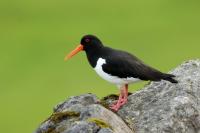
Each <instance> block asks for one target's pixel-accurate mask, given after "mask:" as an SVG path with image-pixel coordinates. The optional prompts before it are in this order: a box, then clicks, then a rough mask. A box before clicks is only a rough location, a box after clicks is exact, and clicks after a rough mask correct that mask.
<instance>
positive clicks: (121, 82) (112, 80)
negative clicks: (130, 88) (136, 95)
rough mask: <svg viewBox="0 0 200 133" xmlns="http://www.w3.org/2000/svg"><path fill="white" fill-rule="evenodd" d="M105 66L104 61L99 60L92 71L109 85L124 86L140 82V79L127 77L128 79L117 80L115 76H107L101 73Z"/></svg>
mask: <svg viewBox="0 0 200 133" xmlns="http://www.w3.org/2000/svg"><path fill="white" fill-rule="evenodd" d="M103 64H106V60H105V59H103V58H99V59H98V61H97V64H96V67H95V68H94V70H95V71H96V72H97V74H98V75H99V76H100V77H102V78H103V79H105V80H107V81H108V82H110V83H113V84H116V85H124V84H130V83H134V82H138V81H140V79H137V78H133V77H128V78H119V77H117V76H112V75H110V74H107V73H105V72H104V71H103V69H102V65H103Z"/></svg>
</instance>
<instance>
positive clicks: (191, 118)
mask: <svg viewBox="0 0 200 133" xmlns="http://www.w3.org/2000/svg"><path fill="white" fill-rule="evenodd" d="M171 73H172V74H174V75H176V76H177V80H178V81H179V83H178V84H171V83H169V82H167V81H161V82H152V83H151V84H150V85H148V86H146V87H145V88H144V89H142V90H140V91H138V92H136V93H134V94H132V95H130V96H129V98H128V100H129V102H128V103H127V104H126V105H125V106H124V107H123V108H122V109H121V110H119V111H118V115H119V116H120V117H121V118H122V119H123V120H125V121H126V122H127V123H128V125H129V126H130V127H131V128H132V129H135V131H136V132H137V133H144V132H148V133H169V132H170V133H199V132H200V60H191V61H188V62H185V63H183V64H182V65H180V66H179V67H177V68H176V69H174V70H173V71H172V72H171ZM127 114H128V115H127Z"/></svg>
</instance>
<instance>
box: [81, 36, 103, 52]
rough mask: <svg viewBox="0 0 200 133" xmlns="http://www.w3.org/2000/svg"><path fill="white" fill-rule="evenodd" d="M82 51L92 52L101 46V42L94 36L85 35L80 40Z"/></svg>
mask: <svg viewBox="0 0 200 133" xmlns="http://www.w3.org/2000/svg"><path fill="white" fill-rule="evenodd" d="M80 43H81V45H83V50H85V51H88V50H94V49H97V48H100V47H102V46H103V44H102V42H101V41H100V40H99V39H98V38H97V37H96V36H94V35H85V36H83V37H82V39H81V42H80Z"/></svg>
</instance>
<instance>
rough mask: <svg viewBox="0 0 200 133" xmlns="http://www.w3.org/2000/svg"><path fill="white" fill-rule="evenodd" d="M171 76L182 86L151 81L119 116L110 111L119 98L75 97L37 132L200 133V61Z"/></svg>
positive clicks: (134, 96) (62, 106)
mask: <svg viewBox="0 0 200 133" xmlns="http://www.w3.org/2000/svg"><path fill="white" fill-rule="evenodd" d="M170 73H172V74H174V75H176V78H177V80H178V81H179V83H178V84H172V83H170V82H168V81H160V82H151V83H150V84H149V85H147V86H146V87H144V88H143V89H142V90H140V91H138V92H135V93H133V94H130V95H129V97H128V103H127V104H126V105H124V106H123V107H122V108H121V109H120V110H119V111H118V112H116V113H114V112H112V111H110V110H109V108H107V107H108V106H109V105H110V104H112V103H113V102H115V101H116V100H117V96H115V95H110V96H107V97H105V98H104V99H102V100H98V98H97V97H96V96H95V95H93V94H85V95H81V96H75V97H71V98H69V99H68V100H66V101H64V102H62V103H60V104H58V105H57V106H55V107H54V112H53V114H52V116H50V117H49V118H48V119H47V120H45V121H44V122H43V123H42V124H41V125H40V126H39V128H38V129H37V130H36V131H35V133H133V132H135V133H200V60H190V61H187V62H184V63H183V64H182V65H180V66H178V67H177V68H176V69H174V70H173V71H171V72H170Z"/></svg>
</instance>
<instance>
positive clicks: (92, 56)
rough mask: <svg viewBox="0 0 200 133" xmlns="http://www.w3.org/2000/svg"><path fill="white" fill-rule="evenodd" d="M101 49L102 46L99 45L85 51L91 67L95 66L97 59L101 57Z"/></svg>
mask: <svg viewBox="0 0 200 133" xmlns="http://www.w3.org/2000/svg"><path fill="white" fill-rule="evenodd" d="M102 49H103V47H99V48H96V49H92V50H87V51H86V55H87V59H88V61H89V63H90V65H91V66H92V67H93V68H94V67H95V66H96V63H97V60H98V59H99V58H100V57H101V53H102V52H101V51H102Z"/></svg>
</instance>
